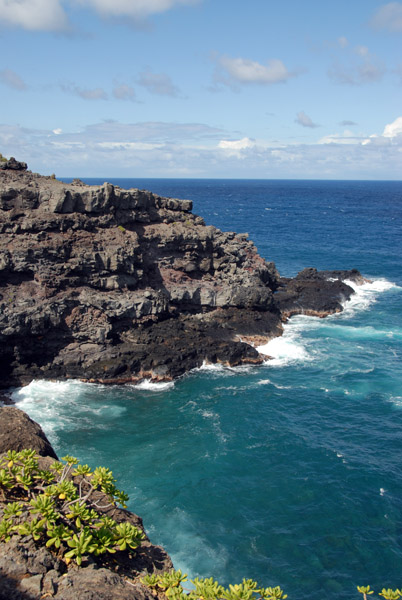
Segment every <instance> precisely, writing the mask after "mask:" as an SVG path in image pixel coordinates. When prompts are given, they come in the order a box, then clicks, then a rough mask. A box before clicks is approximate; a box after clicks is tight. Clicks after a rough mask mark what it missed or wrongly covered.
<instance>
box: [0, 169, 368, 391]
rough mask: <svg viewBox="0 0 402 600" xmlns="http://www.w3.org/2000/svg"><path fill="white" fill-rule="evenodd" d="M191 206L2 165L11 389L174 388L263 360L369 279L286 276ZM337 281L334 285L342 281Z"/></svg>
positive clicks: (2, 257) (1, 344)
mask: <svg viewBox="0 0 402 600" xmlns="http://www.w3.org/2000/svg"><path fill="white" fill-rule="evenodd" d="M191 210H192V203H191V201H189V200H177V199H172V198H163V197H160V196H158V195H155V194H152V193H150V192H147V191H142V190H138V189H131V190H124V189H121V188H119V187H116V186H113V185H111V184H109V183H105V184H104V185H102V186H100V187H95V186H87V185H85V184H83V183H82V182H81V181H79V180H75V181H74V182H73V183H72V184H69V185H67V184H64V183H62V182H61V181H58V180H56V179H54V178H52V177H43V176H40V175H38V174H35V173H31V172H30V171H28V170H27V166H26V164H25V163H19V162H17V161H15V160H13V159H10V161H8V162H6V163H2V164H1V165H0V385H1V386H2V387H8V386H11V385H20V384H24V383H28V382H29V381H30V380H31V379H32V378H66V377H74V378H82V379H87V380H92V381H102V382H126V381H137V380H138V379H140V378H143V377H149V378H152V379H154V380H158V379H169V378H171V377H176V376H178V375H181V374H182V373H184V372H185V371H187V370H189V369H191V368H193V367H196V366H200V365H201V364H202V362H203V361H209V362H213V363H214V362H217V361H219V362H222V363H225V364H230V365H236V364H241V363H242V362H250V363H259V362H261V361H262V360H263V357H261V356H260V355H259V354H258V352H257V351H256V350H255V348H254V347H253V346H252V345H250V343H249V342H252V341H253V340H254V341H263V340H264V341H267V340H268V339H269V338H271V337H274V336H277V335H280V333H281V331H282V325H281V323H282V321H283V320H284V319H286V318H287V317H288V316H290V315H292V314H295V313H297V312H307V313H309V314H317V315H319V316H323V315H324V314H328V313H329V312H334V311H338V310H341V309H342V306H341V302H342V301H343V300H344V299H345V298H348V297H349V296H350V295H351V294H352V293H353V290H352V288H350V287H349V286H347V285H346V284H344V283H342V281H341V280H342V279H345V278H347V277H349V278H355V279H356V280H358V279H359V278H360V275H359V274H358V273H357V272H337V274H336V275H335V276H333V273H324V274H319V273H317V271H315V269H307V270H305V271H303V272H302V273H301V274H299V276H298V277H297V278H296V279H294V280H288V279H281V278H280V276H279V274H278V272H277V270H276V268H275V265H274V264H273V263H271V262H266V261H265V260H263V259H262V258H261V257H260V256H259V255H258V253H257V250H256V248H255V246H254V245H253V243H252V242H251V241H249V240H248V238H247V235H246V234H243V235H242V234H235V233H224V232H222V231H220V230H218V229H216V228H215V227H212V226H206V225H205V224H204V221H203V219H202V218H200V217H198V216H195V215H193V214H192V212H191ZM331 277H332V281H330V280H329V279H330V278H331Z"/></svg>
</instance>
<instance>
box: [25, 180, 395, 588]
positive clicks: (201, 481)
mask: <svg viewBox="0 0 402 600" xmlns="http://www.w3.org/2000/svg"><path fill="white" fill-rule="evenodd" d="M120 184H121V185H124V186H127V184H128V187H129V186H130V185H132V186H136V187H140V188H148V189H152V190H153V191H156V192H157V193H160V194H164V195H171V196H175V197H181V198H191V199H193V200H194V212H196V213H198V214H201V215H202V216H203V217H204V218H205V220H206V222H207V223H208V224H215V225H217V226H219V227H220V228H222V229H225V230H237V231H239V232H240V231H248V232H249V233H250V237H251V238H252V239H253V240H254V241H255V242H256V245H257V247H258V249H259V251H260V253H261V254H262V255H263V256H264V257H265V258H267V259H269V260H274V261H275V262H276V264H277V266H278V269H279V270H280V272H281V274H283V275H293V274H295V273H296V272H297V271H298V270H299V269H301V268H303V267H305V266H317V267H318V268H352V267H356V268H359V269H360V270H361V271H362V273H363V274H364V275H366V276H368V277H371V278H372V279H373V281H374V283H373V284H371V285H368V284H367V285H364V286H362V287H361V288H359V289H358V290H357V294H356V296H355V297H354V298H353V300H352V301H351V302H350V303H348V304H347V305H346V306H345V311H344V312H343V313H342V314H340V315H334V316H331V317H329V318H327V319H324V320H322V319H316V318H312V317H303V316H300V317H295V318H293V319H291V321H290V322H289V324H288V325H287V326H286V328H285V334H284V336H283V337H282V338H279V339H277V340H274V341H272V342H270V344H269V346H268V348H267V349H266V351H267V353H268V354H270V355H272V356H274V360H272V361H270V362H269V363H267V364H265V365H263V366H261V367H247V368H246V367H244V368H238V369H224V368H203V369H200V370H197V371H193V372H192V373H190V374H188V375H186V376H185V377H183V378H181V379H180V380H178V381H176V382H175V383H174V384H160V385H152V384H149V383H145V384H142V385H140V386H136V387H134V386H125V387H113V388H110V387H105V386H99V385H89V384H82V383H79V382H68V383H66V382H64V383H63V382H39V381H37V382H33V383H32V384H31V385H29V386H28V387H26V388H23V389H22V390H17V391H16V392H15V393H14V398H15V399H16V400H17V402H18V405H19V406H20V407H21V408H23V409H24V410H26V411H27V412H28V413H29V414H30V415H31V416H32V417H33V418H35V419H36V420H37V421H39V422H40V423H41V424H42V426H43V427H44V429H45V431H46V432H47V433H48V435H49V437H50V439H51V441H52V443H53V444H54V446H55V448H56V451H57V452H58V453H59V454H60V455H63V453H67V452H69V453H70V454H75V455H76V456H78V457H79V458H80V459H81V460H82V461H84V462H88V463H90V464H91V465H97V464H103V465H107V466H109V467H110V468H111V469H112V470H113V472H114V474H115V476H116V477H117V478H118V483H119V485H120V487H121V488H123V489H125V490H126V491H127V492H128V493H129V495H130V508H131V509H132V510H134V511H136V512H138V513H139V514H140V515H141V516H142V517H143V518H144V523H145V526H146V528H147V530H148V533H149V535H150V537H151V539H152V541H154V542H155V543H161V544H163V545H164V546H165V548H166V549H167V551H168V552H169V553H170V554H171V556H172V558H173V561H174V564H175V566H176V568H182V569H184V570H185V571H187V572H188V573H189V574H190V575H191V576H196V575H201V576H210V575H213V576H214V577H216V578H218V579H219V580H220V581H221V582H222V583H223V584H228V583H229V582H237V581H240V580H241V579H242V578H243V577H252V578H256V579H258V581H259V582H260V583H261V584H263V585H265V586H267V585H281V586H282V587H283V588H285V590H286V592H287V593H288V594H289V598H290V600H291V599H292V598H294V599H296V598H297V599H298V600H299V599H306V600H307V598H309V599H313V600H319V599H320V600H321V599H322V598H323V597H325V598H330V599H332V598H333V599H335V598H337V599H338V598H345V599H346V598H350V597H353V596H355V597H357V593H356V585H366V584H367V583H370V584H371V585H372V586H374V587H375V588H377V589H378V588H381V587H383V586H385V587H398V586H400V585H401V581H400V573H401V567H402V500H401V496H402V494H401V492H402V477H401V475H402V385H401V383H402V367H401V355H402V322H401V316H400V315H401V309H402V294H401V290H402V273H401V257H402V248H401V235H400V224H401V222H402V220H401V217H402V184H401V183H398V182H374V183H373V182H370V183H368V182H305V181H303V182H293V181H291V182H285V181H265V182H264V181H223V180H222V181H205V180H203V181H197V180H174V181H172V180H165V181H164V180H153V181H149V180H140V181H138V180H131V181H129V182H127V181H121V180H120Z"/></svg>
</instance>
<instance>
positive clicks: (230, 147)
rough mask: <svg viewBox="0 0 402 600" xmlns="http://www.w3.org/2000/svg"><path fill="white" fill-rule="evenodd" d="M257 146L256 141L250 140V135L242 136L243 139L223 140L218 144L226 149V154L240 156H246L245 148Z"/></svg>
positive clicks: (222, 148)
mask: <svg viewBox="0 0 402 600" xmlns="http://www.w3.org/2000/svg"><path fill="white" fill-rule="evenodd" d="M256 146H257V144H256V142H255V141H253V140H250V138H248V137H245V138H242V139H241V140H221V141H220V142H219V144H218V148H220V149H221V150H224V152H225V154H226V155H228V156H237V157H238V158H242V157H245V156H246V153H245V152H244V150H248V149H250V148H255V147H256Z"/></svg>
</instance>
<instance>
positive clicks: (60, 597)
mask: <svg viewBox="0 0 402 600" xmlns="http://www.w3.org/2000/svg"><path fill="white" fill-rule="evenodd" d="M44 440H45V441H46V446H44V445H43V441H44ZM24 447H25V448H31V449H33V450H36V451H37V452H38V453H39V454H40V456H41V457H42V458H40V459H39V466H40V468H41V469H48V468H49V466H50V464H51V463H53V462H54V458H56V459H57V456H56V453H55V451H54V450H53V448H52V447H51V445H50V444H49V442H48V441H47V439H46V436H45V434H44V432H43V431H42V429H41V427H40V426H39V425H38V424H37V423H35V422H34V421H32V420H31V419H30V418H29V417H28V416H27V415H26V414H25V413H23V412H22V411H20V410H19V409H17V408H14V407H2V408H0V455H1V454H2V453H4V452H5V451H6V450H16V451H20V450H21V449H23V448H24ZM99 494H101V492H99ZM101 495H102V494H101ZM21 500H24V499H23V498H21ZM106 503H107V502H102V503H101V504H106ZM4 506H5V504H4V499H3V497H2V495H1V494H0V521H1V520H2V516H3V510H4ZM98 510H99V512H104V513H105V514H108V515H109V516H111V517H113V519H114V520H115V521H116V522H118V523H121V522H129V523H131V524H133V525H134V526H135V527H137V528H140V529H142V531H144V533H145V530H144V527H143V523H142V519H141V518H140V517H138V516H137V515H135V514H134V513H131V512H129V511H127V510H123V509H116V508H113V509H110V508H109V509H101V508H99V509H98ZM112 556H113V560H110V561H109V562H110V564H108V560H106V561H105V560H104V559H103V558H96V557H94V556H89V557H88V558H87V559H86V562H85V563H83V567H81V568H78V567H77V565H76V564H75V563H74V562H72V563H70V564H67V562H66V561H65V560H63V559H62V558H60V556H59V555H58V553H57V551H54V549H53V551H52V550H50V549H48V548H47V547H45V546H44V545H43V542H42V543H41V542H35V541H34V539H33V538H32V537H31V536H30V535H27V536H21V535H17V534H15V535H12V537H11V539H10V540H9V541H8V542H4V541H2V542H0V600H25V599H26V600H39V599H42V598H47V597H49V598H55V600H76V599H77V598H79V599H80V600H110V598H116V599H118V600H155V598H154V596H153V595H152V594H151V592H150V591H149V589H148V588H147V587H145V586H144V585H142V584H141V582H140V574H142V575H144V574H146V573H158V572H162V571H167V570H169V569H171V568H172V567H173V565H172V561H171V559H170V557H169V556H168V554H167V553H166V552H165V550H164V549H163V548H162V547H160V546H155V545H153V544H152V543H151V542H150V541H149V539H148V538H147V537H146V539H145V540H144V541H143V542H142V543H141V545H140V546H139V547H138V548H137V549H136V550H135V552H134V554H132V555H129V554H127V553H124V552H120V553H119V552H118V553H117V554H114V555H112Z"/></svg>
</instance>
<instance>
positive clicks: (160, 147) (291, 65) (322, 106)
mask: <svg viewBox="0 0 402 600" xmlns="http://www.w3.org/2000/svg"><path fill="white" fill-rule="evenodd" d="M0 152H1V153H2V154H3V155H4V156H6V157H10V156H14V157H16V158H17V159H18V160H23V161H25V162H27V163H28V166H29V168H30V169H31V170H33V171H37V172H40V173H42V174H52V173H55V174H56V176H60V177H62V176H63V177H69V176H70V177H147V178H148V177H172V178H183V177H184V178H193V177H194V178H250V179H253V178H258V179H274V178H280V179H396V180H399V179H401V178H402V168H401V167H402V2H388V3H387V2H383V1H378V0H337V1H336V2H332V1H331V2H323V0H319V1H318V0H304V1H302V0H280V1H279V0H248V2H244V1H240V0H0Z"/></svg>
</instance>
